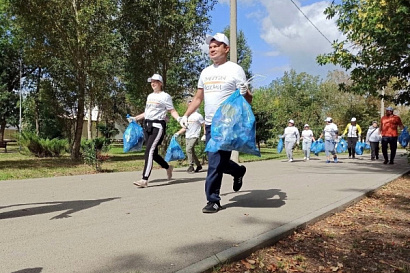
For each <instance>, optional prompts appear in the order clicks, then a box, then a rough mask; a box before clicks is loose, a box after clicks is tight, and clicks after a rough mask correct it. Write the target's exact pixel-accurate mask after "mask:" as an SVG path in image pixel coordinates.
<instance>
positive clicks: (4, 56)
mask: <svg viewBox="0 0 410 273" xmlns="http://www.w3.org/2000/svg"><path fill="white" fill-rule="evenodd" d="M7 8H8V5H7V2H6V1H4V0H1V1H0V140H3V137H4V130H5V128H6V125H7V124H10V125H18V108H17V102H18V99H19V97H18V94H17V93H16V90H18V88H19V80H20V65H19V64H20V43H19V39H18V38H17V37H16V36H15V35H14V34H15V26H14V24H13V21H12V20H11V18H10V16H8V14H7Z"/></svg>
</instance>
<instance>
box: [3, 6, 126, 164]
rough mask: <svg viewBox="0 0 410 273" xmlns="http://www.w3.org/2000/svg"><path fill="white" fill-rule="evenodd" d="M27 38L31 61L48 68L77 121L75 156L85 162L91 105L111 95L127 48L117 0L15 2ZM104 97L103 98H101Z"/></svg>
mask: <svg viewBox="0 0 410 273" xmlns="http://www.w3.org/2000/svg"><path fill="white" fill-rule="evenodd" d="M10 2H11V6H12V13H13V14H14V15H15V16H16V18H17V22H18V24H19V26H20V27H21V29H22V30H23V31H24V33H25V34H26V37H25V40H26V46H25V49H24V50H25V57H26V61H27V62H32V65H33V66H34V67H35V66H37V67H43V69H44V74H45V75H47V77H48V78H49V79H50V80H51V81H52V83H53V86H54V87H55V88H54V91H55V92H58V93H59V94H58V95H57V96H56V97H60V98H61V101H62V102H64V104H65V105H64V107H65V108H66V109H71V110H72V116H73V117H74V120H75V126H74V130H73V131H74V133H73V137H72V143H71V147H72V148H71V157H72V158H73V159H79V158H80V146H81V136H82V129H83V119H84V115H85V112H84V111H85V107H86V106H89V105H94V104H95V103H94V101H95V100H97V98H98V97H105V95H104V94H106V93H110V90H111V87H112V86H113V85H115V84H116V81H115V77H118V75H117V74H116V73H117V71H118V70H117V69H116V68H117V67H120V65H119V64H118V63H117V61H118V60H121V58H119V52H120V49H121V46H120V45H121V44H120V43H119V39H118V38H119V34H118V32H117V31H115V28H114V26H115V24H114V21H115V19H116V18H118V17H119V14H118V2H117V1H115V0H90V1H85V0H71V1H58V0H50V1H40V0H31V1H26V0H10ZM101 94H102V95H101Z"/></svg>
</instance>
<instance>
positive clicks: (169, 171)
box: [167, 165, 174, 180]
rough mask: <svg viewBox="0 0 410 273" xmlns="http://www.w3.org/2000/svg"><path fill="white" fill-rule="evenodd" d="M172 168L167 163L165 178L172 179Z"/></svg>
mask: <svg viewBox="0 0 410 273" xmlns="http://www.w3.org/2000/svg"><path fill="white" fill-rule="evenodd" d="M173 169H174V167H172V166H171V165H169V168H168V169H167V178H168V180H171V179H172V170H173Z"/></svg>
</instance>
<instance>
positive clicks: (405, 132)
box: [399, 126, 410, 148]
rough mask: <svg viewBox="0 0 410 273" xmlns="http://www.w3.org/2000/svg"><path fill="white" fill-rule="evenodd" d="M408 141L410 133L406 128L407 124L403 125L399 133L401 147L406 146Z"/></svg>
mask: <svg viewBox="0 0 410 273" xmlns="http://www.w3.org/2000/svg"><path fill="white" fill-rule="evenodd" d="M409 141H410V134H409V131H408V130H407V126H404V128H403V131H402V132H401V134H400V135H399V143H400V145H401V146H402V147H403V148H406V147H407V145H408V144H409Z"/></svg>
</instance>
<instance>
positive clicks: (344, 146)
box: [338, 138, 347, 153]
mask: <svg viewBox="0 0 410 273" xmlns="http://www.w3.org/2000/svg"><path fill="white" fill-rule="evenodd" d="M338 146H340V148H341V150H342V153H344V152H346V151H347V141H346V140H344V138H341V139H340V141H339V144H338ZM338 153H339V152H338Z"/></svg>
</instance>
